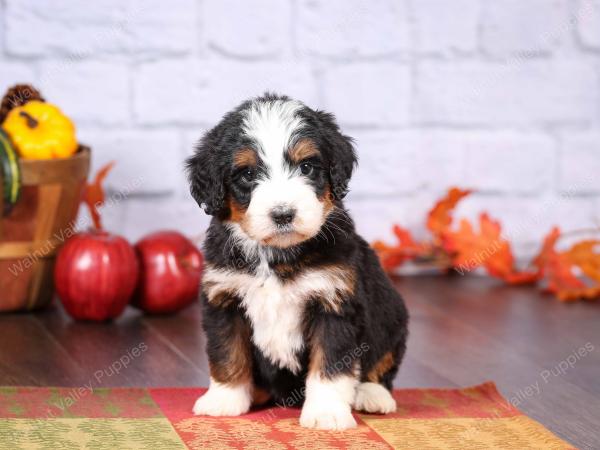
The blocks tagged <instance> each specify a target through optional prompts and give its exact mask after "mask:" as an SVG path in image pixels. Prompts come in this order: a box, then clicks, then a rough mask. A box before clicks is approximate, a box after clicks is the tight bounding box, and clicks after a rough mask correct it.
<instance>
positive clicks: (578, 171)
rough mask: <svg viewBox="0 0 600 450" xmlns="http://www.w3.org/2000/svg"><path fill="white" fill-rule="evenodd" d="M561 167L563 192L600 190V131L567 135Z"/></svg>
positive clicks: (560, 178) (577, 192)
mask: <svg viewBox="0 0 600 450" xmlns="http://www.w3.org/2000/svg"><path fill="white" fill-rule="evenodd" d="M559 169H560V170H559V189H560V190H561V191H562V192H565V193H570V194H573V195H576V194H586V193H598V192H600V177H599V176H598V174H600V132H585V133H576V134H572V135H567V136H565V137H564V138H563V140H562V148H561V152H560V162H559Z"/></svg>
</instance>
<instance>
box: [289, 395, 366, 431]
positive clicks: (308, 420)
mask: <svg viewBox="0 0 600 450" xmlns="http://www.w3.org/2000/svg"><path fill="white" fill-rule="evenodd" d="M300 425H301V426H303V427H305V428H317V429H319V430H346V429H348V428H354V427H355V426H356V420H354V417H352V413H351V411H350V405H348V404H346V403H344V402H340V401H337V402H319V401H318V400H311V401H307V402H306V403H304V406H303V407H302V413H301V414H300Z"/></svg>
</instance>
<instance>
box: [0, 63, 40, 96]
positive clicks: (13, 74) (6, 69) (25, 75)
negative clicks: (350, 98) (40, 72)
mask: <svg viewBox="0 0 600 450" xmlns="http://www.w3.org/2000/svg"><path fill="white" fill-rule="evenodd" d="M35 79H36V76H35V73H34V71H33V68H32V67H31V64H24V63H19V62H9V61H2V60H0V95H4V92H6V89H8V88H9V87H11V86H13V85H15V84H17V83H33V82H34V81H35Z"/></svg>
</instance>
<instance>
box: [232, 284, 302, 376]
mask: <svg viewBox="0 0 600 450" xmlns="http://www.w3.org/2000/svg"><path fill="white" fill-rule="evenodd" d="M297 294H298V293H297V292H292V291H291V290H290V287H289V286H286V285H284V284H282V283H281V282H280V281H279V279H278V278H277V277H276V276H275V275H274V274H269V275H267V276H265V277H256V280H255V282H254V283H252V285H251V286H249V288H248V290H247V292H246V295H245V296H244V297H243V298H242V305H243V306H244V308H245V310H246V315H247V316H248V318H249V319H250V322H251V323H252V330H253V335H252V339H253V341H254V343H255V344H256V346H257V347H258V348H259V349H260V350H261V351H262V352H263V353H264V354H265V356H267V358H269V359H270V360H271V362H273V363H274V364H276V365H278V366H279V367H287V368H288V369H290V370H291V371H292V372H297V371H299V370H300V363H299V362H298V353H299V352H300V350H302V348H303V347H304V339H303V336H302V317H303V315H304V305H305V302H304V301H303V300H304V299H303V296H301V295H297Z"/></svg>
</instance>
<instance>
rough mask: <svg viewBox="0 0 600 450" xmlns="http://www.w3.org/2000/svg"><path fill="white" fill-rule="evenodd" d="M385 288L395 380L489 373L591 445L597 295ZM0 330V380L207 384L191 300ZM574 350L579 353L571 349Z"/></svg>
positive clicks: (599, 443)
mask: <svg viewBox="0 0 600 450" xmlns="http://www.w3.org/2000/svg"><path fill="white" fill-rule="evenodd" d="M397 285H398V288H399V290H400V291H401V292H402V293H403V295H404V296H405V298H406V301H407V303H408V306H409V309H410V311H411V315H412V322H411V327H410V329H411V336H410V340H409V345H408V353H407V356H406V360H405V362H404V364H403V366H402V369H401V370H400V374H399V376H398V378H397V380H396V385H397V386H398V387H431V386H436V387H440V386H448V387H453V386H467V385H472V384H478V383H481V382H483V381H486V380H493V381H495V382H496V383H497V385H498V387H499V388H500V391H501V392H502V393H503V394H504V396H505V397H506V398H508V399H509V400H511V401H512V403H513V404H515V405H516V406H517V407H518V408H520V409H521V410H523V411H524V412H526V413H527V414H528V415H529V416H531V417H533V418H535V419H537V420H539V421H540V422H542V423H543V424H544V425H546V426H547V427H548V428H550V429H551V430H553V431H554V432H555V433H557V434H558V435H559V436H561V437H562V438H564V439H566V440H568V441H570V442H572V443H573V444H575V445H577V446H578V447H579V448H585V449H599V448H600V302H597V303H591V302H587V303H576V304H562V303H560V302H558V301H556V300H554V299H553V298H551V297H548V296H544V295H542V294H538V293H537V292H536V291H535V289H533V288H530V287H507V286H502V285H500V284H498V283H497V282H495V281H493V280H489V279H486V278H478V277H458V276H457V277H454V278H441V277H440V278H436V277H416V278H403V279H401V280H398V281H397ZM0 333H1V335H0V385H31V386H49V385H52V386H83V385H90V384H91V385H92V386H93V387H96V386H198V385H206V384H207V381H208V375H207V360H206V355H205V353H204V350H203V349H204V336H203V333H202V331H201V327H200V309H199V308H198V306H197V305H194V306H192V307H190V308H188V309H187V310H185V311H183V312H181V313H179V314H177V315H175V316H170V317H144V316H142V315H140V314H139V313H138V312H137V311H135V310H128V311H127V312H126V314H125V315H124V316H122V317H121V318H119V319H118V320H117V321H115V322H113V323H110V324H87V323H78V322H74V321H72V320H70V319H69V318H68V317H67V316H66V315H65V313H64V312H63V311H62V309H61V308H60V307H54V308H51V309H49V310H46V311H43V312H40V313H37V314H9V315H0ZM586 346H587V350H586V352H585V353H587V354H586V355H585V356H583V357H582V356H579V355H577V352H578V351H579V350H580V349H582V348H583V349H586ZM135 348H137V349H138V350H134V349H135ZM590 349H591V351H590ZM582 353H583V351H582ZM136 355H137V356H136ZM572 355H576V356H572ZM574 359H575V361H574ZM119 360H120V361H121V363H117V362H116V361H119ZM125 366H126V367H125ZM565 367H566V369H565ZM561 368H562V369H561ZM552 371H554V374H552ZM559 371H560V373H559ZM548 373H550V375H548ZM100 374H101V375H100Z"/></svg>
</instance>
